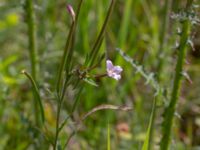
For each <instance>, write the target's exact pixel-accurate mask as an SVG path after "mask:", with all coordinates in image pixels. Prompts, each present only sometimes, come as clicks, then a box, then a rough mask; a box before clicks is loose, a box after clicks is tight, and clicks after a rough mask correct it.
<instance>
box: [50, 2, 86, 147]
mask: <svg viewBox="0 0 200 150" xmlns="http://www.w3.org/2000/svg"><path fill="white" fill-rule="evenodd" d="M82 3H83V0H80V2H79V5H78V9H77V11H76V18H75V20H73V22H72V25H71V28H70V31H69V35H68V38H67V41H66V45H65V49H64V53H63V57H62V60H61V64H60V68H59V72H58V80H57V85H56V90H57V96H58V104H57V116H56V134H55V141H54V146H53V149H54V150H56V147H57V143H58V137H59V132H60V126H59V122H60V112H61V107H62V103H63V100H64V94H65V91H66V88H67V85H68V81H69V79H70V77H71V76H70V75H69V71H70V67H71V61H72V57H73V49H72V47H73V42H74V39H75V30H76V26H77V22H78V17H79V13H80V9H81V6H82ZM65 68H66V69H65ZM64 70H65V72H66V79H65V81H64V85H63V87H62V77H63V72H64ZM61 88H62V91H61Z"/></svg>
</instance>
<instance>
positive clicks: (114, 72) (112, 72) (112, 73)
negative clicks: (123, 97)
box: [106, 60, 123, 80]
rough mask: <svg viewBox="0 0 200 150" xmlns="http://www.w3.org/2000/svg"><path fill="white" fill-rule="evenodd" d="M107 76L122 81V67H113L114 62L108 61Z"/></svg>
mask: <svg viewBox="0 0 200 150" xmlns="http://www.w3.org/2000/svg"><path fill="white" fill-rule="evenodd" d="M106 68H107V69H106V70H107V75H108V76H109V77H111V78H114V79H115V80H119V79H121V72H122V71H123V69H122V67H120V66H113V64H112V61H110V60H107V61H106Z"/></svg>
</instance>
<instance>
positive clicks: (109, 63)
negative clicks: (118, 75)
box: [106, 60, 114, 71]
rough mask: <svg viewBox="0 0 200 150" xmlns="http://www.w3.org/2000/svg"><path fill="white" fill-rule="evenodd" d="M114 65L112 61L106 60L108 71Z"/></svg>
mask: <svg viewBox="0 0 200 150" xmlns="http://www.w3.org/2000/svg"><path fill="white" fill-rule="evenodd" d="M113 67H114V66H113V64H112V61H110V60H107V61H106V68H107V71H108V70H111V69H112V68H113Z"/></svg>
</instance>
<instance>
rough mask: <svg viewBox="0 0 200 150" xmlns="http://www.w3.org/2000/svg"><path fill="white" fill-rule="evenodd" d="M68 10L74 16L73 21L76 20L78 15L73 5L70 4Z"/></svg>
mask: <svg viewBox="0 0 200 150" xmlns="http://www.w3.org/2000/svg"><path fill="white" fill-rule="evenodd" d="M67 11H68V12H69V14H70V15H71V17H72V19H73V21H74V20H75V17H76V15H75V13H74V9H73V7H72V6H71V5H69V4H68V5H67Z"/></svg>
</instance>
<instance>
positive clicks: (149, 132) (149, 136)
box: [142, 98, 156, 150]
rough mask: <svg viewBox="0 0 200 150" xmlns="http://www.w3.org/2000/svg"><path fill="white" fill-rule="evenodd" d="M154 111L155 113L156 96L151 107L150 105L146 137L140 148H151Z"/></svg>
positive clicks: (144, 149)
mask: <svg viewBox="0 0 200 150" xmlns="http://www.w3.org/2000/svg"><path fill="white" fill-rule="evenodd" d="M155 113H156V98H154V101H153V107H152V111H151V117H150V121H149V126H148V130H147V133H146V138H145V141H144V144H143V146H142V150H150V149H151V145H152V137H153V136H152V134H153V125H154V118H155Z"/></svg>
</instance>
